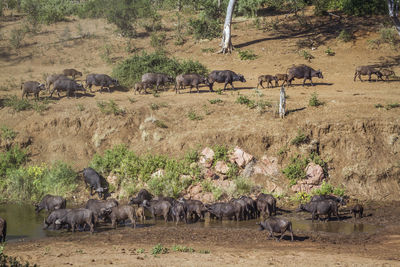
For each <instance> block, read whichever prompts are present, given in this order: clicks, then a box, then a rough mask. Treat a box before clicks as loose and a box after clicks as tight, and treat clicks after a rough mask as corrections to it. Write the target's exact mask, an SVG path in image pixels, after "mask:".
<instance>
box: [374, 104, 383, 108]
mask: <svg viewBox="0 0 400 267" xmlns="http://www.w3.org/2000/svg"><path fill="white" fill-rule="evenodd" d="M375 108H383V105H382V104H375Z"/></svg>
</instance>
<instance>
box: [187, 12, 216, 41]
mask: <svg viewBox="0 0 400 267" xmlns="http://www.w3.org/2000/svg"><path fill="white" fill-rule="evenodd" d="M188 33H189V34H192V35H193V36H194V38H195V39H196V40H200V39H208V40H212V39H214V38H216V37H219V36H220V35H221V29H220V24H219V21H218V20H216V19H207V18H206V17H205V16H204V15H202V16H200V17H199V18H197V19H189V22H188Z"/></svg>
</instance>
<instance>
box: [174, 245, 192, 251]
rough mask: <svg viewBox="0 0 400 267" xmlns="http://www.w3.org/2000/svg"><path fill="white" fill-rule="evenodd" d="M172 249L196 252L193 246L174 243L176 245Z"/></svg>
mask: <svg viewBox="0 0 400 267" xmlns="http://www.w3.org/2000/svg"><path fill="white" fill-rule="evenodd" d="M172 250H173V251H176V252H191V253H193V252H194V249H193V248H191V247H186V246H181V245H174V246H173V247H172Z"/></svg>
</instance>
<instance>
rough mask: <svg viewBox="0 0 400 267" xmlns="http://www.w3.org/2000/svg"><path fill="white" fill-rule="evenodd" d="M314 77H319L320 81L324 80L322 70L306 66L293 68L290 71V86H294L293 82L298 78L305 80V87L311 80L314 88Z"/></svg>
mask: <svg viewBox="0 0 400 267" xmlns="http://www.w3.org/2000/svg"><path fill="white" fill-rule="evenodd" d="M312 77H318V78H320V79H323V78H324V76H323V75H322V72H321V71H320V70H314V69H313V68H311V67H309V66H306V65H298V66H293V67H290V68H289V69H288V84H289V85H292V81H293V80H294V78H297V79H304V80H303V86H304V85H305V83H306V80H310V83H311V85H312V86H314V84H313V83H312Z"/></svg>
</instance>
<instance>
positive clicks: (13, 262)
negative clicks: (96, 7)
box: [0, 251, 37, 267]
mask: <svg viewBox="0 0 400 267" xmlns="http://www.w3.org/2000/svg"><path fill="white" fill-rule="evenodd" d="M0 266H12V267H29V266H33V267H36V266H37V265H36V264H33V265H32V264H29V263H28V262H25V263H21V262H20V261H18V259H17V258H15V257H11V256H7V255H5V254H4V253H3V251H1V252H0Z"/></svg>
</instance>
